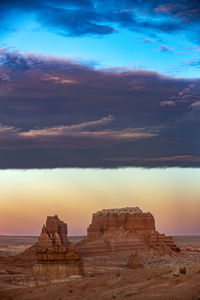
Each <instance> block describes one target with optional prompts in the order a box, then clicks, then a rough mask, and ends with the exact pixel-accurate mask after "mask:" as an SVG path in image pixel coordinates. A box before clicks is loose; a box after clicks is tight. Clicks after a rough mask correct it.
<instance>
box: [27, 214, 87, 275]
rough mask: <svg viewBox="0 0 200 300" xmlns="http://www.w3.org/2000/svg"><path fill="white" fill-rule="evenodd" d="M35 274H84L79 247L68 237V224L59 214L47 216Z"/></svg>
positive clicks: (38, 245) (41, 236) (37, 255)
mask: <svg viewBox="0 0 200 300" xmlns="http://www.w3.org/2000/svg"><path fill="white" fill-rule="evenodd" d="M36 257H37V263H36V264H35V265H34V267H33V273H34V275H38V276H48V277H56V278H64V277H68V276H70V275H83V262H82V260H81V258H80V256H79V253H78V250H77V248H76V247H75V246H74V245H73V244H72V243H70V242H69V241H68V239H67V224H65V223H64V222H62V221H61V220H59V218H58V216H54V217H47V221H46V226H45V225H44V226H43V228H42V232H41V234H40V237H39V239H38V243H37V246H36Z"/></svg>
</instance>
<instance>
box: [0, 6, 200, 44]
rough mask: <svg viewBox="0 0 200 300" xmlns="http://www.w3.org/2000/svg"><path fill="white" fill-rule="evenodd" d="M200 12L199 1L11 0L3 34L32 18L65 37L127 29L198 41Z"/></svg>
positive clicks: (3, 11)
mask: <svg viewBox="0 0 200 300" xmlns="http://www.w3.org/2000/svg"><path fill="white" fill-rule="evenodd" d="M199 11H200V6H199V2H198V1H195V0H192V1H189V0H185V1H183V2H180V1H178V0H175V1H173V2H172V1H170V0H169V1H167V2H166V3H163V2H160V1H154V0H151V1H137V0H132V1H123V0H118V1H117V2H116V1H115V2H113V1H112V0H106V1H105V0H101V1H100V0H87V1H76V0H74V1H71V0H66V1H63V0H58V1H51V0H45V1H40V0H29V1H28V2H27V1H26V2H24V1H21V0H10V1H1V3H0V20H1V21H0V25H1V30H2V31H1V34H5V32H6V31H7V32H8V31H11V32H13V31H15V30H16V28H18V29H19V27H20V26H21V27H22V26H23V20H24V19H25V20H27V17H28V18H30V19H31V20H33V21H34V22H37V23H38V24H39V25H40V26H41V27H42V28H45V29H46V30H49V31H53V32H56V33H57V34H60V35H64V36H82V35H107V34H112V33H115V32H117V31H119V30H121V29H122V28H127V29H129V30H131V31H137V32H138V31H140V32H143V33H145V34H147V35H150V36H152V35H154V36H155V35H159V34H160V33H168V34H169V33H173V32H180V31H181V32H183V31H184V32H185V34H186V35H187V36H188V38H191V37H192V38H193V40H196V41H197V40H199V37H198V34H197V32H198V30H197V28H199V24H200V22H199ZM16 14H17V15H18V16H19V18H16ZM149 16H151V18H149ZM172 20H173V22H172ZM16 22H17V26H16ZM194 29H196V30H194ZM149 41H150V40H149Z"/></svg>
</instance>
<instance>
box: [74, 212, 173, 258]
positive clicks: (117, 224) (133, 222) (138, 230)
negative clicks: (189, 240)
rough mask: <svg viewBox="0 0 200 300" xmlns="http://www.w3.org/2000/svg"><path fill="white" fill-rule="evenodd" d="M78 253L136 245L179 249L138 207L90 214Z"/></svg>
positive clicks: (104, 251) (150, 247) (152, 218)
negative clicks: (88, 223)
mask: <svg viewBox="0 0 200 300" xmlns="http://www.w3.org/2000/svg"><path fill="white" fill-rule="evenodd" d="M77 246H78V248H79V252H80V253H81V254H82V255H88V254H92V253H93V254H108V253H111V252H122V251H128V252H130V253H131V252H133V251H137V250H139V249H141V250H147V249H155V250H160V249H162V250H163V249H166V252H170V251H172V252H173V251H177V252H178V251H179V248H177V247H176V245H175V244H174V242H173V239H172V237H169V236H166V235H164V234H160V233H159V232H158V231H156V228H155V219H154V217H153V215H152V214H151V213H149V212H147V213H143V212H142V210H141V209H140V208H138V207H126V208H121V209H104V210H101V211H98V212H96V213H94V214H93V217H92V223H91V224H90V225H89V227H88V230H87V236H86V238H85V239H84V240H83V241H82V242H80V243H78V244H77Z"/></svg>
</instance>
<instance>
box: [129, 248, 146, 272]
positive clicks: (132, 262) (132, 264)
mask: <svg viewBox="0 0 200 300" xmlns="http://www.w3.org/2000/svg"><path fill="white" fill-rule="evenodd" d="M126 266H127V267H128V268H131V269H138V268H142V267H144V266H143V265H142V264H141V263H139V259H138V254H137V252H135V253H132V254H131V255H130V256H129V259H128V263H127V265H126Z"/></svg>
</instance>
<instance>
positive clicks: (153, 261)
mask: <svg viewBox="0 0 200 300" xmlns="http://www.w3.org/2000/svg"><path fill="white" fill-rule="evenodd" d="M80 239H81V237H71V238H70V240H71V241H73V242H74V243H75V242H78V241H79V240H80ZM36 240H37V237H8V236H0V250H1V258H2V257H4V256H5V257H6V256H7V255H8V254H9V255H13V254H16V253H19V252H21V251H23V250H24V249H26V248H28V247H30V246H31V245H32V244H34V243H35V242H36ZM174 241H175V243H176V244H177V245H178V246H179V247H180V248H181V250H182V251H181V253H180V254H177V255H174V256H169V255H162V254H160V255H159V256H158V255H157V254H155V253H154V252H153V251H152V252H149V253H148V254H147V253H142V252H141V253H138V257H139V260H140V262H141V263H142V264H143V266H144V267H142V268H139V269H130V268H127V267H126V265H125V260H124V257H125V253H123V255H121V256H116V255H114V256H113V257H110V258H108V257H92V258H91V257H90V258H89V257H88V258H84V264H85V273H86V276H85V277H80V278H79V277H74V278H68V279H66V280H63V281H62V282H61V281H56V280H54V281H52V280H50V279H49V280H48V279H47V278H45V279H44V278H41V279H40V280H38V279H36V278H34V277H33V276H32V275H31V271H30V270H29V269H27V270H26V272H25V273H24V274H11V273H12V272H10V274H9V273H8V272H7V273H3V272H2V273H1V275H0V299H2V300H3V299H5V300H8V299H9V300H15V299H16V300H18V299H19V300H21V299H23V300H26V299H27V300H29V299H32V300H37V299H38V300H40V299H41V300H43V299H49V300H51V299H52V300H64V299H69V300H70V299H72V300H79V299H85V300H104V299H105V300H107V299H116V300H117V299H118V300H122V299H134V300H135V299H136V300H137V299H138V300H139V299H151V300H154V299H159V300H162V299H166V300H168V299H169V300H171V299H172V300H173V299H180V300H184V299H185V300H190V299H193V300H197V299H198V300H200V252H199V251H198V250H199V249H200V236H178V237H174ZM187 247H190V250H192V251H188V250H187V249H186V248H187ZM198 248H199V249H198ZM182 266H184V267H185V268H186V274H179V273H178V271H177V270H179V267H182ZM0 267H1V259H0ZM9 267H10V268H11V266H9Z"/></svg>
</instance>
